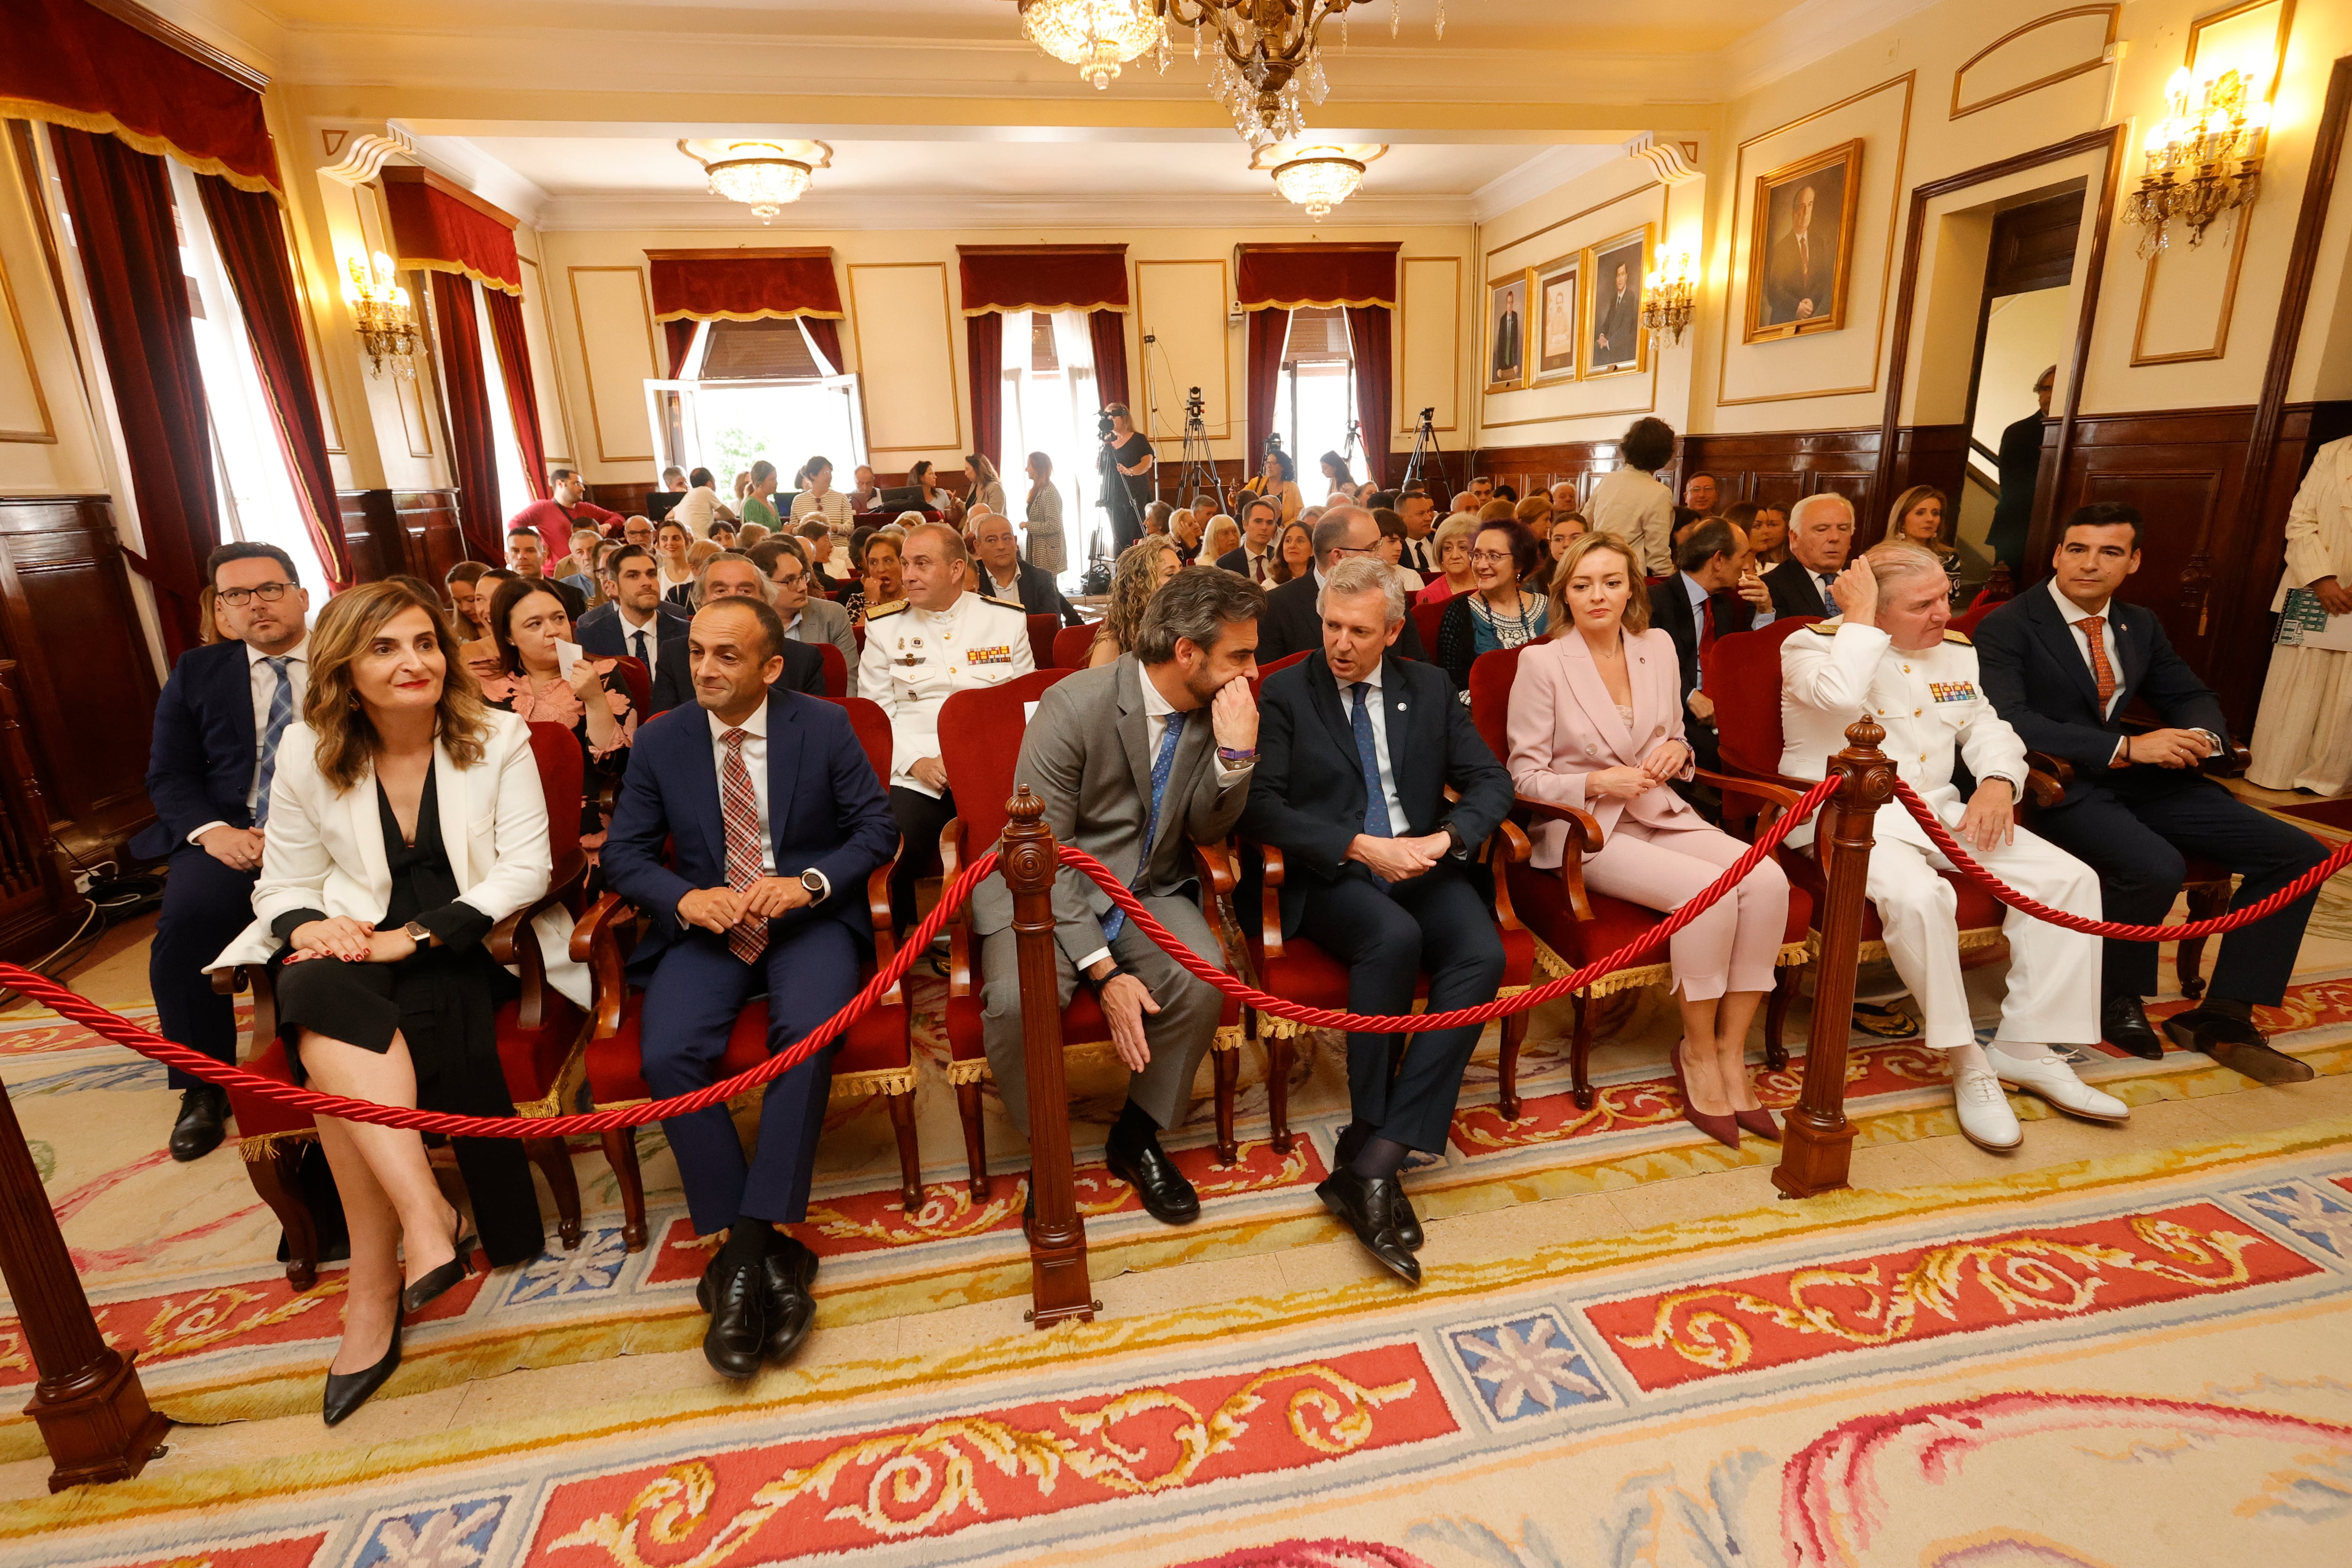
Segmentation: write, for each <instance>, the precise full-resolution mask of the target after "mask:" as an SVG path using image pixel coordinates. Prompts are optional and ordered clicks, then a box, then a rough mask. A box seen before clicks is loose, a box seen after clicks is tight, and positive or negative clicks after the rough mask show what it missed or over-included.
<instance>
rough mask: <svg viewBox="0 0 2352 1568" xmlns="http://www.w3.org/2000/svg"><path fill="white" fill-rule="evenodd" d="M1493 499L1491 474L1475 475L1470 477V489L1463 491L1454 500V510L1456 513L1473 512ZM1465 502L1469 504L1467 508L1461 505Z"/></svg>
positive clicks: (1493, 484) (1492, 477)
mask: <svg viewBox="0 0 2352 1568" xmlns="http://www.w3.org/2000/svg"><path fill="white" fill-rule="evenodd" d="M1494 499H1495V479H1494V476H1492V475H1491V474H1475V475H1473V476H1472V477H1471V479H1470V488H1469V489H1465V490H1464V491H1463V492H1462V494H1461V496H1460V497H1458V498H1457V499H1456V500H1455V501H1454V510H1456V511H1465V510H1466V511H1472V512H1475V511H1476V510H1478V509H1479V508H1481V507H1483V506H1485V505H1486V503H1487V502H1488V501H1490V500H1494ZM1465 501H1467V502H1468V503H1469V504H1468V506H1466V507H1465V506H1464V505H1463V502H1465Z"/></svg>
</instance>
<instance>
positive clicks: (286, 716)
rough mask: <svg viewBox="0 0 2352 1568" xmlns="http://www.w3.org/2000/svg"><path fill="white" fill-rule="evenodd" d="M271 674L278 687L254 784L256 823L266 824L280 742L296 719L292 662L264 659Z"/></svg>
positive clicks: (273, 695) (271, 698)
mask: <svg viewBox="0 0 2352 1568" xmlns="http://www.w3.org/2000/svg"><path fill="white" fill-rule="evenodd" d="M261 662H262V663H264V664H266V665H268V667H269V669H270V673H272V674H273V675H275V676H277V677H278V689H277V690H275V691H273V692H271V693H270V694H269V723H268V727H267V728H265V729H264V730H263V731H262V735H261V772H260V773H259V774H258V775H257V779H256V781H255V784H256V791H257V793H256V794H255V795H254V799H253V825H254V826H256V827H265V826H268V823H269V781H270V779H271V778H272V777H274V776H275V775H276V774H277V772H278V742H279V741H281V740H283V739H285V736H286V726H287V725H289V724H290V723H292V722H293V721H294V680H293V678H292V677H290V676H289V675H288V674H287V673H286V667H287V665H288V664H289V663H290V662H292V661H291V660H290V659H285V658H265V659H263V660H262V661H261Z"/></svg>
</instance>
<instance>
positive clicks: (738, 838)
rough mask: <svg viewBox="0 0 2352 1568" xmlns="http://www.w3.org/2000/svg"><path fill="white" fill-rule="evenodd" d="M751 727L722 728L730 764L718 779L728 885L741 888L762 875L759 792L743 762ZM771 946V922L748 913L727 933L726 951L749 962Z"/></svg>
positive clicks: (758, 958)
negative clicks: (725, 836)
mask: <svg viewBox="0 0 2352 1568" xmlns="http://www.w3.org/2000/svg"><path fill="white" fill-rule="evenodd" d="M749 739H751V731H749V730H728V731H721V733H720V734H719V742H720V743H722V744H723V745H725V746H726V748H727V766H726V768H725V769H724V770H723V771H722V773H721V774H720V777H719V810H720V815H721V816H724V817H725V819H726V823H727V885H728V886H729V887H730V888H732V889H735V890H736V891H738V892H740V891H742V890H743V889H746V888H749V887H750V886H751V884H752V883H754V882H756V881H758V880H759V879H760V860H761V855H760V796H759V795H758V794H757V792H755V791H754V790H753V789H752V788H751V769H750V768H747V767H745V766H744V765H743V742H745V741H747V740H749ZM767 947H768V922H767V921H765V920H762V919H761V917H759V916H758V915H746V916H744V917H743V919H742V921H741V922H740V924H738V925H737V926H735V928H734V929H733V930H731V931H729V932H728V933H727V951H728V952H731V953H733V954H734V955H735V956H736V957H738V958H740V959H741V960H742V961H743V962H744V963H759V962H760V954H761V953H762V952H766V951H767Z"/></svg>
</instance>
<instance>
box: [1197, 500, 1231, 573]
mask: <svg viewBox="0 0 2352 1568" xmlns="http://www.w3.org/2000/svg"><path fill="white" fill-rule="evenodd" d="M1241 547H1242V525H1241V524H1240V523H1238V522H1235V521H1234V520H1233V519H1232V518H1230V517H1227V516H1226V515H1225V514H1224V513H1223V512H1219V513H1217V514H1216V515H1215V516H1214V517H1212V518H1211V519H1209V531H1208V532H1207V534H1205V535H1204V536H1202V541H1201V553H1200V555H1199V557H1198V559H1199V561H1200V563H1201V564H1202V565H1203V566H1213V565H1215V564H1216V563H1218V562H1219V561H1222V560H1223V559H1224V558H1225V557H1226V556H1228V555H1230V554H1232V553H1233V552H1234V551H1236V550H1239V549H1240V548H1241Z"/></svg>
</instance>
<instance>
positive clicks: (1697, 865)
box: [1584, 816, 1789, 1002]
mask: <svg viewBox="0 0 2352 1568" xmlns="http://www.w3.org/2000/svg"><path fill="white" fill-rule="evenodd" d="M1747 853H1748V846H1747V845H1745V844H1742V843H1741V842H1740V841H1739V840H1738V839H1737V838H1734V837H1731V836H1730V835H1729V834H1727V833H1719V832H1717V830H1716V829H1714V828H1712V827H1699V828H1684V829H1679V830H1674V831H1663V830H1660V829H1658V828H1654V827H1651V826H1646V825H1645V824H1643V823H1639V822H1636V821H1634V820H1633V818H1632V817H1631V816H1621V817H1619V818H1618V819H1617V826H1615V827H1613V828H1611V829H1610V830H1609V834H1608V839H1607V842H1605V843H1604V844H1602V846H1601V853H1600V854H1598V855H1595V856H1591V857H1590V858H1587V859H1586V860H1585V862H1584V886H1585V889H1587V890H1588V891H1590V892H1595V893H1606V894H1608V895H1609V896H1610V897H1611V898H1612V899H1622V900H1625V901H1626V902H1627V903H1629V904H1639V905H1641V906H1642V907H1643V909H1646V910H1662V911H1663V910H1678V909H1680V908H1681V907H1682V906H1683V905H1684V904H1685V903H1688V902H1689V901H1690V900H1692V899H1694V898H1696V897H1697V896H1698V895H1699V894H1700V893H1701V892H1704V891H1705V890H1706V887H1707V884H1709V883H1710V882H1713V881H1714V880H1715V879H1717V877H1719V876H1721V875H1723V872H1724V870H1725V868H1727V867H1728V866H1730V865H1731V863H1732V862H1733V861H1735V860H1737V859H1738V858H1740V857H1741V856H1742V855H1745V854H1747ZM1788 929H1789V879H1788V878H1786V877H1784V876H1782V875H1781V873H1780V867H1778V866H1776V865H1774V864H1773V863H1772V862H1771V861H1769V860H1766V861H1764V862H1763V863H1762V864H1761V865H1759V866H1758V867H1757V868H1756V869H1754V870H1753V871H1750V872H1749V873H1748V876H1747V877H1746V878H1745V879H1743V880H1741V881H1740V882H1738V883H1737V884H1736V885H1735V886H1734V887H1733V888H1732V889H1731V891H1730V892H1728V893H1726V894H1725V895H1724V896H1723V897H1722V898H1720V899H1718V900H1716V901H1715V903H1714V905H1713V906H1712V907H1710V908H1709V909H1708V910H1706V913H1704V914H1702V915H1700V916H1699V917H1698V918H1697V919H1696V920H1695V921H1691V923H1690V924H1688V925H1686V926H1685V927H1683V929H1682V930H1680V931H1676V932H1675V934H1674V938H1673V941H1672V942H1671V943H1670V944H1669V946H1668V950H1667V951H1668V952H1670V953H1671V954H1672V956H1673V959H1674V965H1675V981H1676V982H1677V983H1679V984H1680V985H1681V986H1682V993H1683V995H1684V997H1685V999H1687V1000H1689V1001H1693V1002H1706V1001H1708V1000H1711V999H1712V998H1714V997H1717V996H1720V995H1722V994H1724V993H1725V992H1727V991H1769V990H1771V989H1772V966H1773V961H1774V960H1775V959H1777V958H1778V957H1779V956H1780V939H1781V937H1782V935H1783V934H1785V933H1786V931H1788Z"/></svg>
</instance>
